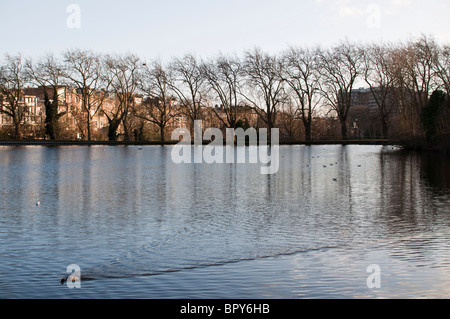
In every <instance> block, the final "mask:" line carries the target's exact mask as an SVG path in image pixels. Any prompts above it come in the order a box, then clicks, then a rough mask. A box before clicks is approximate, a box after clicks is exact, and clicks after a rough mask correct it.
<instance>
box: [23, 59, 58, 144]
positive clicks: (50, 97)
mask: <svg viewBox="0 0 450 319" xmlns="http://www.w3.org/2000/svg"><path fill="white" fill-rule="evenodd" d="M25 70H26V72H27V74H28V76H29V78H30V79H32V81H33V82H34V83H36V84H37V85H38V86H41V88H42V92H43V95H44V105H45V131H46V134H48V136H49V137H50V139H51V140H55V139H57V138H58V137H59V119H60V118H61V117H62V116H64V115H65V114H67V105H64V106H65V107H66V110H65V111H60V110H59V109H60V106H61V104H64V103H63V101H61V96H60V95H61V91H60V88H61V87H63V86H64V82H63V81H64V78H63V66H62V64H61V62H60V61H58V60H57V59H56V58H55V57H54V56H53V55H52V54H49V55H47V56H45V57H44V58H42V59H40V60H38V62H36V63H33V61H32V60H31V59H28V60H27V61H26V63H25ZM49 91H50V92H49Z"/></svg>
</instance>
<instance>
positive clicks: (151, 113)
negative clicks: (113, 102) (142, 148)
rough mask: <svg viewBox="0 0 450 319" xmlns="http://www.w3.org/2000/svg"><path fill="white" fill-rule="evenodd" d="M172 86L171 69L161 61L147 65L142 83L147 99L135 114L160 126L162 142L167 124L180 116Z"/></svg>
mask: <svg viewBox="0 0 450 319" xmlns="http://www.w3.org/2000/svg"><path fill="white" fill-rule="evenodd" d="M171 87H173V78H172V74H171V73H170V69H168V68H166V67H165V66H163V65H162V63H161V62H160V61H152V63H151V64H150V66H149V65H148V64H146V65H145V68H144V71H143V77H142V81H141V85H140V89H141V91H142V92H143V93H144V95H145V100H144V103H143V105H142V107H141V108H139V109H135V110H134V112H133V114H134V115H135V116H137V117H139V118H141V119H143V120H145V121H148V122H150V123H153V124H155V125H156V126H158V128H159V132H160V140H161V142H164V141H165V130H166V128H167V126H168V125H169V124H170V122H171V121H172V120H173V118H174V117H175V116H178V112H177V110H176V108H175V105H174V102H175V98H174V96H173V95H172V91H171V89H170V88H171Z"/></svg>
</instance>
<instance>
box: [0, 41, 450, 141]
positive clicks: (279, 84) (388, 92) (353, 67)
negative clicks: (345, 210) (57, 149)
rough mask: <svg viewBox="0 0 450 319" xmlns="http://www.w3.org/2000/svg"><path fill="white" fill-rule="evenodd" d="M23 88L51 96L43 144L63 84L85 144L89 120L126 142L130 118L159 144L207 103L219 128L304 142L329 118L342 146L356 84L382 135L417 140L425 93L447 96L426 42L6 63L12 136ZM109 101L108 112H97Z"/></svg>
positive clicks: (442, 60)
mask: <svg viewBox="0 0 450 319" xmlns="http://www.w3.org/2000/svg"><path fill="white" fill-rule="evenodd" d="M27 85H34V86H43V87H46V88H48V89H50V90H51V92H52V94H51V96H49V94H48V91H47V90H45V92H46V93H45V98H44V100H45V101H44V104H45V128H46V133H47V135H48V136H49V138H51V139H56V138H58V131H59V125H60V124H59V122H60V119H61V118H62V117H63V116H64V115H66V114H67V112H69V108H68V107H66V108H63V109H62V108H61V105H59V104H60V103H61V101H60V100H59V99H58V98H55V97H57V96H58V92H59V88H61V87H63V86H69V87H74V88H76V89H77V92H79V94H80V97H81V105H82V114H83V118H82V119H81V120H80V129H81V128H82V127H83V128H85V129H84V131H83V136H84V137H85V139H87V140H91V139H92V132H91V122H92V119H93V117H94V116H96V115H98V114H99V112H102V114H105V116H106V117H107V119H108V124H109V129H108V138H109V139H110V140H115V139H116V138H117V130H118V128H119V126H120V125H121V124H122V125H123V128H124V132H125V133H124V135H125V139H126V140H130V139H131V138H132V136H131V135H132V134H131V131H130V129H129V127H130V125H129V122H130V121H131V120H132V119H133V118H136V119H140V120H144V121H147V122H150V123H152V124H154V125H155V126H157V127H158V128H159V131H160V136H161V140H165V129H166V128H167V126H168V125H169V123H170V122H171V121H172V120H173V118H174V117H175V116H178V115H179V112H182V113H183V115H184V116H186V117H187V118H188V119H189V120H190V122H191V123H192V124H193V122H194V121H195V120H199V119H202V114H203V112H202V111H203V109H204V108H205V107H210V106H213V105H220V106H221V107H220V111H221V112H222V114H225V116H223V115H222V116H219V114H218V113H217V112H218V111H217V109H216V108H212V110H213V111H214V112H216V113H217V116H218V119H219V120H220V122H221V123H222V125H223V126H224V127H232V128H236V126H237V125H238V122H239V120H240V118H239V117H240V115H239V114H240V113H239V110H240V109H242V108H245V107H246V108H251V109H253V110H254V112H256V113H257V114H258V116H259V118H260V119H261V121H262V122H263V123H264V125H265V126H266V127H267V128H269V132H270V128H273V127H277V126H280V122H281V121H284V120H285V119H286V118H288V119H291V120H292V119H295V120H298V121H300V122H301V123H302V125H303V128H304V134H305V136H304V139H305V140H310V139H311V138H312V130H313V127H312V126H313V118H314V117H315V116H318V115H320V114H322V115H327V116H332V117H335V118H337V119H338V120H339V123H340V127H341V130H340V131H341V136H342V139H347V138H348V134H349V127H348V125H349V112H350V111H351V108H352V106H353V105H354V99H355V96H354V92H355V89H356V88H359V87H362V86H364V87H368V88H369V89H370V92H371V93H372V97H373V101H374V102H375V104H376V107H377V110H378V118H379V121H380V124H381V127H382V134H383V136H384V137H388V136H389V131H390V129H391V128H392V127H393V126H396V129H397V131H399V132H402V133H404V134H408V135H411V136H419V135H421V134H423V128H422V125H421V120H420V114H421V111H422V110H423V108H424V107H425V106H426V105H427V103H428V101H429V97H430V96H431V94H432V93H433V92H434V91H436V90H442V91H443V92H445V93H446V94H450V46H449V45H440V44H438V43H437V42H436V41H435V40H434V39H433V38H430V37H427V36H422V37H420V38H419V39H414V40H409V41H407V42H399V43H370V44H358V43H352V42H350V41H347V40H346V41H341V42H339V43H338V44H336V45H334V46H332V47H329V48H321V47H311V48H299V47H290V48H289V49H287V50H285V51H283V52H281V53H279V54H269V53H267V52H264V51H263V50H261V49H259V48H255V49H253V50H249V51H246V52H244V54H243V55H242V56H237V55H223V54H220V55H218V56H216V57H212V58H209V59H201V58H198V57H196V56H195V55H194V54H186V55H184V56H182V57H178V58H173V59H172V60H170V61H169V62H168V63H163V62H162V61H160V60H152V61H150V62H147V61H144V60H142V59H141V58H139V57H138V56H136V55H134V54H125V55H112V54H107V55H102V54H97V53H94V52H92V51H88V50H78V49H75V50H68V51H66V52H64V53H63V54H62V55H61V56H60V57H55V56H54V55H47V56H45V57H42V58H39V59H37V60H32V59H24V58H23V57H22V56H21V55H15V56H10V55H7V56H6V58H5V59H4V61H3V62H2V64H1V66H0V99H1V100H0V102H1V105H2V107H1V110H0V112H1V113H3V114H5V115H7V116H10V117H11V119H12V122H13V125H14V128H15V130H14V132H15V133H14V135H15V137H16V138H19V137H20V129H21V125H22V123H23V121H24V116H25V113H26V109H25V108H24V107H23V104H22V103H20V102H21V95H22V94H23V89H24V88H25V86H27ZM136 94H141V95H143V96H144V103H143V104H142V105H140V106H136V104H135V102H134V96H135V95H136ZM111 96H114V97H115V101H116V102H115V106H114V107H113V108H105V107H104V104H105V103H104V102H105V100H106V99H108V98H110V97H111ZM174 101H176V103H174ZM280 113H282V114H283V116H279V114H280ZM394 113H395V114H396V115H397V117H396V121H397V122H395V123H393V121H392V120H393V116H392V114H394ZM287 115H288V116H287ZM81 122H82V123H81ZM81 124H83V125H81Z"/></svg>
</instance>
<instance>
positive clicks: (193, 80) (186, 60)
mask: <svg viewBox="0 0 450 319" xmlns="http://www.w3.org/2000/svg"><path fill="white" fill-rule="evenodd" d="M169 68H170V71H171V72H173V76H174V81H170V82H169V86H170V88H171V89H172V90H173V91H174V92H175V95H176V96H177V98H178V102H179V104H180V106H181V107H182V108H183V111H184V113H185V115H186V116H187V117H188V118H189V119H190V129H191V131H193V129H194V121H196V120H201V119H202V108H203V106H204V100H205V93H204V84H205V79H204V77H203V75H202V73H201V71H200V67H199V63H198V61H197V58H196V57H195V56H194V55H192V54H186V55H185V56H184V57H183V58H181V59H180V58H175V59H174V60H173V61H172V63H171V64H170V66H169Z"/></svg>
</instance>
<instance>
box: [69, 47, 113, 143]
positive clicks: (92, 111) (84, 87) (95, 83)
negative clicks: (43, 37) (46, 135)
mask: <svg viewBox="0 0 450 319" xmlns="http://www.w3.org/2000/svg"><path fill="white" fill-rule="evenodd" d="M64 60H65V77H67V79H69V80H70V81H71V82H72V83H73V84H74V85H75V86H76V87H77V89H78V91H79V92H80V94H81V104H82V111H83V112H84V116H85V118H86V130H87V133H86V134H84V132H82V134H83V135H84V136H85V138H87V140H88V141H90V140H91V138H92V136H91V135H92V134H91V120H92V118H93V117H94V116H95V115H97V113H98V112H99V111H100V110H101V107H102V104H103V101H104V100H105V98H106V97H107V96H108V88H109V83H108V82H106V83H105V79H106V77H105V76H103V74H104V67H103V66H104V65H103V63H102V59H101V56H100V55H98V54H96V53H93V52H92V51H84V50H79V49H74V50H69V51H66V52H65V53H64Z"/></svg>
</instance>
